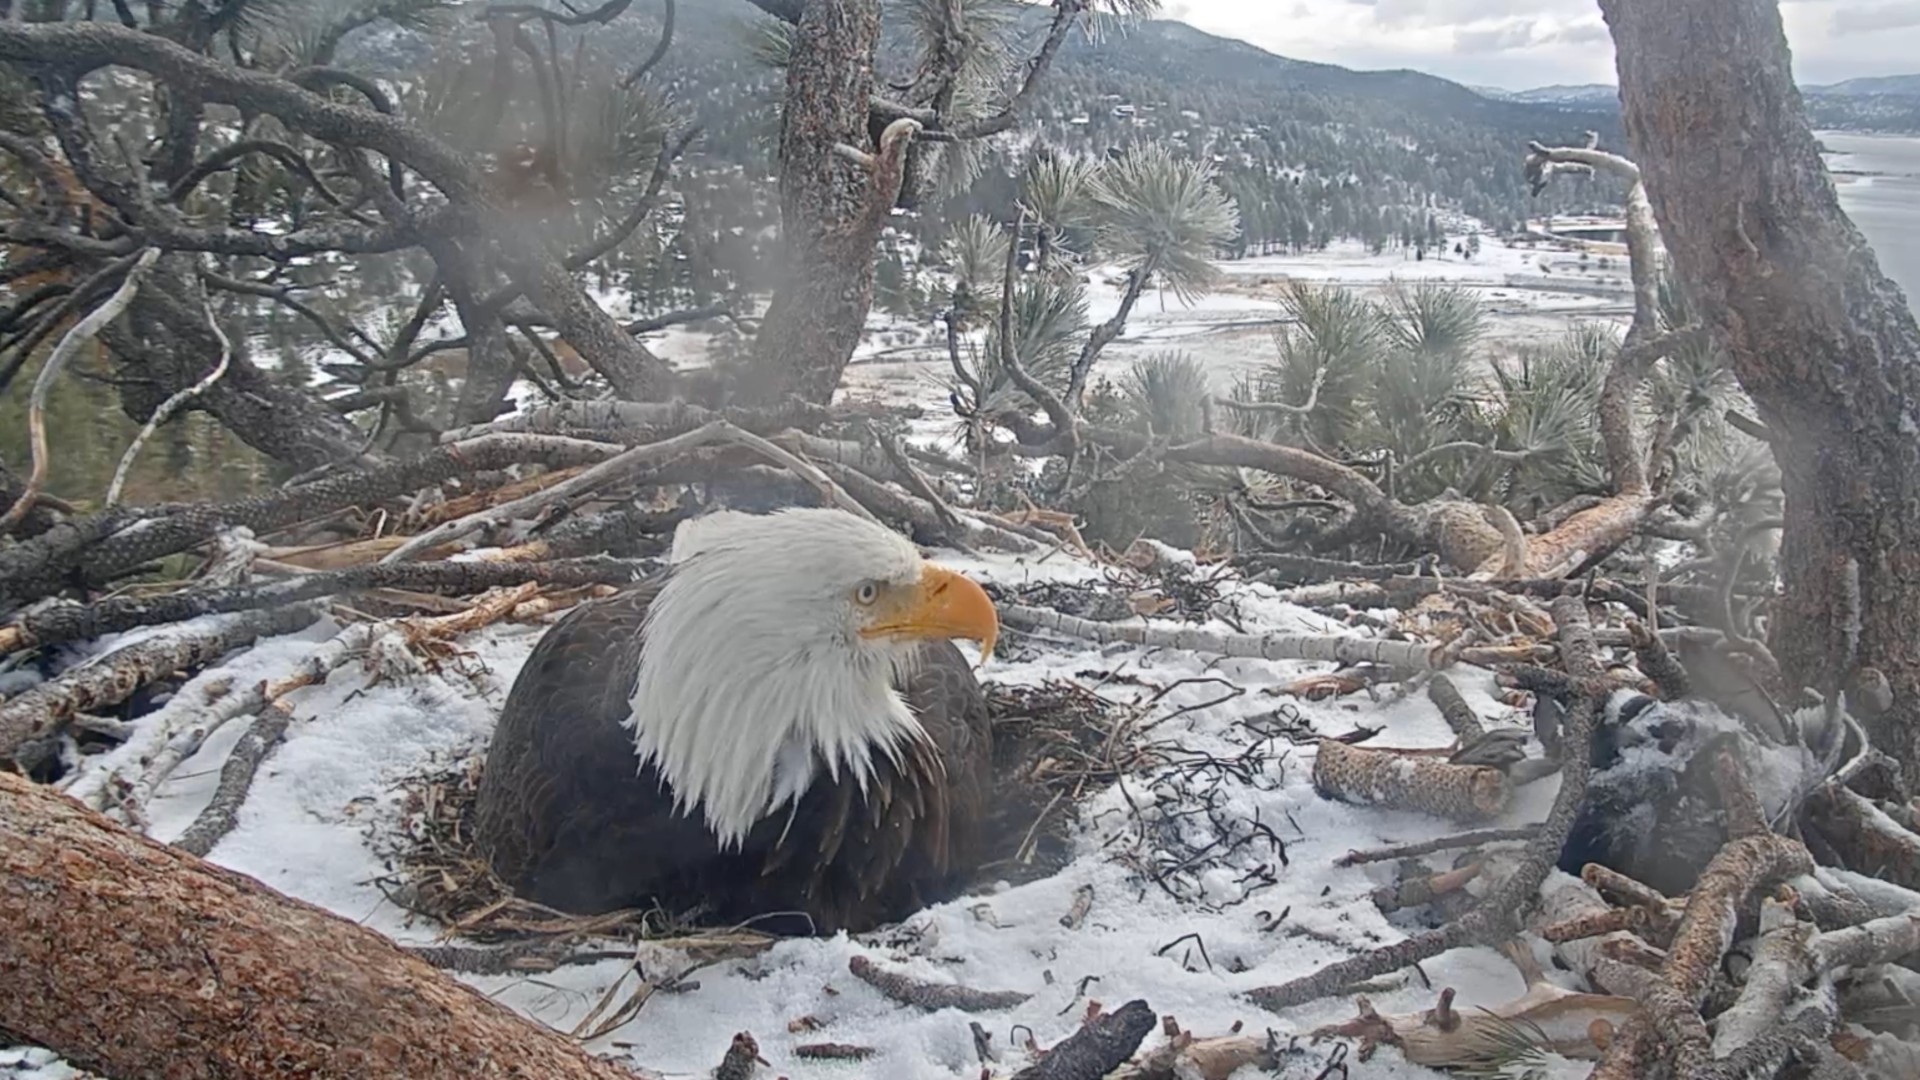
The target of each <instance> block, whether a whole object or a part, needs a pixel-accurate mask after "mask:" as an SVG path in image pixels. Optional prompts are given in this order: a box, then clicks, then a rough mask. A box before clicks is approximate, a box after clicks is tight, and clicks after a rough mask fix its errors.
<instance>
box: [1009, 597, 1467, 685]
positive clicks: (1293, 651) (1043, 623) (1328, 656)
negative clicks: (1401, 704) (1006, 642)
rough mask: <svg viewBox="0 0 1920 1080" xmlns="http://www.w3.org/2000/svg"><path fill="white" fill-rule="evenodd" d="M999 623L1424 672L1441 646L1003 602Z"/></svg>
mask: <svg viewBox="0 0 1920 1080" xmlns="http://www.w3.org/2000/svg"><path fill="white" fill-rule="evenodd" d="M1000 621H1001V622H1004V623H1006V624H1007V625H1008V626H1013V627H1018V628H1020V629H1022V630H1045V631H1051V632H1052V633H1056V634H1064V635H1065V636H1067V637H1075V638H1081V639H1083V640H1086V641H1093V642H1098V643H1099V644H1102V645H1111V644H1114V643H1117V642H1125V643H1127V644H1132V645H1146V646H1149V647H1152V648H1158V649H1182V650H1186V651H1189V652H1204V653H1218V654H1220V655H1222V656H1232V657H1238V658H1241V659H1247V660H1318V661H1321V662H1324V663H1337V664H1381V665H1384V666H1387V667H1394V668H1400V669H1402V670H1407V671H1426V670H1429V669H1431V668H1432V667H1433V666H1434V664H1435V663H1436V660H1437V657H1438V655H1439V649H1438V648H1437V647H1435V646H1433V645H1431V644H1428V643H1427V642H1423V641H1383V640H1380V639H1377V638H1363V637H1355V636H1352V635H1347V634H1216V633H1213V632H1211V631H1208V630H1195V629H1192V628H1190V627H1180V628H1163V627H1158V626H1149V625H1144V624H1140V623H1132V622H1127V623H1116V622H1098V621H1096V620H1093V619H1082V618H1080V617H1079V616H1076V615H1063V614H1061V613H1060V612H1057V611H1052V610H1049V609H1047V608H1037V607H1028V606H1026V605H1024V604H1006V605H1002V606H1001V608H1000Z"/></svg>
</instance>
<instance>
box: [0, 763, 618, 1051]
mask: <svg viewBox="0 0 1920 1080" xmlns="http://www.w3.org/2000/svg"><path fill="white" fill-rule="evenodd" d="M0 985H4V986H5V987H6V988H7V989H6V992H5V993H4V994H0V1028H4V1029H5V1030H7V1031H10V1032H13V1033H15V1034H17V1035H19V1036H20V1037H22V1038H25V1039H28V1040H30V1041H32V1042H34V1043H37V1044H39V1045H42V1046H45V1047H47V1048H48V1049H51V1050H53V1051H54V1052H56V1053H58V1054H60V1055H61V1056H63V1057H65V1058H67V1059H68V1060H69V1061H72V1062H73V1063H75V1064H77V1065H81V1066H83V1067H85V1068H89V1069H95V1070H98V1071H101V1072H104V1073H106V1074H108V1075H110V1076H118V1077H125V1078H128V1080H132V1078H134V1077H147V1076H166V1077H169V1078H182V1080H184V1078H202V1077H205V1078H233V1080H271V1078H276V1077H296V1076H297V1077H301V1078H303V1080H307V1078H311V1080H318V1078H329V1077H338V1078H341V1080H346V1078H349V1077H351V1078H356V1080H366V1078H373V1077H392V1078H395V1080H400V1078H408V1080H426V1078H433V1077H444V1078H447V1080H455V1078H461V1080H464V1078H469V1077H508V1076H511V1077H521V1078H537V1077H551V1078H554V1080H561V1078H567V1080H578V1078H588V1080H633V1076H634V1074H633V1073H630V1072H628V1071H627V1070H625V1069H623V1068H621V1067H620V1066H617V1065H614V1064H612V1063H609V1062H605V1061H601V1060H599V1059H597V1058H595V1057H593V1056H592V1055H590V1054H588V1053H587V1052H586V1051H584V1050H583V1049H581V1048H580V1047H579V1046H578V1045H576V1044H575V1043H573V1042H572V1041H571V1040H569V1039H567V1038H566V1037H565V1036H562V1035H560V1034H559V1033H557V1032H554V1031H550V1030H548V1029H547V1028H544V1027H541V1026H539V1025H538V1024H534V1023H531V1022H529V1021H526V1020H523V1019H521V1018H520V1017H519V1016H516V1015H515V1014H514V1013H512V1012H511V1011H509V1010H508V1009H507V1008H505V1007H504V1006H501V1005H498V1004H496V1003H494V1002H493V1001H491V1000H489V999H488V998H487V997H485V996H484V995H482V994H480V993H479V992H477V991H475V990H473V989H472V988H470V987H468V986H465V985H463V984H461V983H459V982H456V981H454V980H453V979H452V978H450V977H448V976H447V975H444V974H442V973H441V972H439V971H437V970H435V969H434V968H433V967H431V966H429V965H428V964H427V963H425V962H424V961H422V960H419V959H417V958H415V957H414V956H412V955H410V954H408V953H407V952H406V951H405V950H403V949H401V948H399V947H398V946H396V945H395V944H394V943H393V942H391V941H389V940H387V939H386V938H384V937H382V936H380V935H379V934H377V933H375V932H373V931H371V930H367V929H364V928H362V927H359V926H356V925H354V924H353V923H351V922H348V921H346V920H344V919H341V918H339V917H337V916H335V915H332V914H330V913H328V912H326V911H323V910H321V909H319V908H317V907H314V906H313V905H311V904H306V903H303V902H301V901H298V900H293V899H290V898H288V897H286V896H282V895H281V894H279V893H277V892H274V891H273V890H272V889H269V888H267V887H266V886H265V885H262V884H260V883H259V882H257V881H255V880H253V879H252V878H249V877H246V876H244V875H241V874H236V873H233V872H231V871H228V870H223V869H221V868H220V867H217V866H213V865H211V864H209V863H205V862H202V861H201V860H199V859H196V858H194V857H193V856H191V855H188V854H186V853H184V852H181V851H177V850H175V849H173V848H169V847H167V846H165V845H162V844H158V843H155V842H153V841H151V840H148V839H146V838H145V837H141V836H138V835H135V834H134V833H132V832H129V831H128V830H126V829H123V828H121V827H119V826H118V825H115V824H113V823H112V822H110V821H108V820H107V819H106V818H104V817H102V816H101V815H99V814H96V813H94V812H92V811H90V810H86V809H83V808H82V807H81V806H80V805H79V804H77V803H75V802H73V801H72V800H70V799H67V798H65V797H63V796H60V795H57V794H54V793H53V792H51V791H49V790H47V789H44V788H40V787H37V786H35V785H33V784H31V783H29V782H27V781H26V780H23V779H21V778H19V777H15V776H8V775H0Z"/></svg>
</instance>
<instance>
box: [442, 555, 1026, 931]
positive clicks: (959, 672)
mask: <svg viewBox="0 0 1920 1080" xmlns="http://www.w3.org/2000/svg"><path fill="white" fill-rule="evenodd" d="M657 590H658V583H657V582H650V583H647V584H642V585H639V586H635V587H633V588H631V589H629V590H627V591H625V592H623V593H621V594H619V595H617V596H613V597H608V598H607V599H604V600H598V601H593V602H590V603H587V604H583V605H581V606H580V607H579V608H576V609H575V610H574V611H572V612H571V613H569V614H568V615H567V616H566V617H565V618H563V619H561V620H560V622H559V623H557V624H556V625H555V626H554V627H553V629H552V630H550V631H548V633H547V634H546V636H545V637H543V638H542V639H541V641H540V643H539V645H537V646H536V647H535V648H534V650H533V653H532V655H531V656H530V657H528V659H527V664H526V667H524V668H523V669H522V670H521V672H520V676H519V678H518V679H517V680H516V681H515V682H514V685H513V689H512V691H511V692H510V693H509V694H508V695H507V703H506V706H505V708H504V710H503V711H502V713H501V716H500V724H499V727H498V729H497V730H496V731H495V733H494V738H493V745H492V747H491V749H490V750H489V752H488V755H487V763H486V771H485V773H484V774H483V776H482V778H481V782H480V793H479V802H478V810H477V821H476V825H477V829H478V839H479V842H480V844H481V847H482V850H483V851H485V852H486V853H487V855H488V858H489V859H490V860H491V861H492V864H493V868H494V870H495V872H496V873H498V874H499V875H500V877H501V878H502V879H503V880H504V881H506V882H507V883H508V884H509V885H510V886H512V887H513V888H514V890H515V891H516V892H518V893H519V894H520V895H522V896H524V897H526V898H527V899H530V900H534V901H536V902H538V903H542V904H545V905H547V906H549V907H553V908H557V909H559V910H562V911H568V912H574V913H578V914H592V913H599V912H604V911H611V910H616V909H619V908H626V907H642V908H644V907H650V906H653V905H656V904H657V905H659V906H660V907H661V908H663V909H665V910H666V911H668V912H669V913H672V914H676V915H677V914H681V913H685V912H689V911H692V910H695V909H700V910H701V911H702V912H703V914H702V917H701V921H703V922H707V923H727V924H731V923H736V922H741V921H745V920H749V919H756V920H757V921H756V922H755V925H756V926H758V927H761V928H765V929H772V930H775V931H779V932H801V933H804V932H809V931H811V932H816V933H833V932H835V931H838V930H843V929H844V930H848V931H860V930H865V929H868V928H870V927H872V926H875V925H878V924H880V923H883V922H887V921H892V920H895V919H898V918H902V917H904V916H906V915H908V914H911V913H912V912H914V911H916V910H918V909H920V908H921V907H924V906H925V905H926V904H928V903H933V902H937V901H939V900H941V899H945V898H947V897H948V896H950V895H952V894H953V893H954V892H956V891H957V887H958V884H959V878H960V877H961V876H962V875H964V874H966V873H967V872H969V871H971V870H972V869H973V868H974V866H975V864H976V863H977V861H978V859H979V847H980V836H979V825H978V823H979V821H980V819H981V816H982V814H983V813H984V811H985V806H984V803H985V791H986V789H987V787H988V785H989V783H990V776H989V769H990V762H991V761H992V744H991V738H992V736H991V732H990V729H989V721H988V716H987V706H986V699H985V696H984V694H983V693H982V692H981V689H980V686H979V683H978V682H977V681H976V680H975V679H974V676H973V671H972V669H971V668H970V667H969V666H968V664H967V662H966V659H965V657H964V656H963V655H962V654H961V652H960V650H959V649H958V648H956V647H954V645H953V644H952V643H951V642H947V641H939V642H935V643H932V644H929V645H925V646H922V662H921V663H920V664H919V666H918V669H917V671H916V672H915V674H914V675H913V676H912V677H911V678H910V679H909V680H908V681H907V683H906V685H905V686H903V687H899V688H898V689H899V690H900V691H901V694H902V696H903V697H904V698H905V699H906V702H907V704H908V706H909V707H910V708H911V709H912V710H913V712H914V714H915V715H916V716H917V717H919V718H920V721H921V723H922V725H923V726H924V727H925V728H926V731H927V734H928V735H929V736H931V740H930V742H926V743H919V744H918V745H916V746H914V747H912V748H910V749H908V750H907V751H905V752H903V753H902V755H901V763H900V765H899V766H898V767H896V766H894V765H893V764H892V763H891V762H889V761H887V760H886V759H885V758H884V757H879V758H878V759H877V760H876V761H875V762H874V767H873V775H872V777H871V779H870V780H869V782H868V784H867V789H866V791H865V792H864V793H863V792H862V791H861V790H860V788H859V787H858V786H857V785H855V784H854V783H853V782H852V781H851V780H849V779H847V778H846V775H845V773H844V772H843V773H842V779H841V780H840V781H838V782H836V781H834V780H833V779H831V778H830V777H829V776H828V774H827V771H826V770H825V769H824V768H822V769H821V770H819V772H818V774H817V776H818V779H816V780H815V782H814V784H813V786H812V787H811V788H809V789H808V790H807V792H806V794H805V795H804V796H802V797H801V799H800V802H799V805H798V807H797V809H796V808H792V807H783V808H781V809H779V810H776V811H775V812H773V813H772V814H769V815H768V816H767V817H766V818H765V819H763V820H762V821H760V823H759V824H758V825H756V826H755V827H754V828H753V830H752V831H751V832H750V833H749V834H748V836H747V838H746V841H745V843H744V844H743V845H741V847H740V848H739V849H737V850H733V851H726V852H723V851H721V850H720V846H719V843H718V841H717V839H716V838H715V836H714V834H713V833H712V832H711V831H709V829H708V828H707V825H706V823H705V820H704V818H703V817H702V815H701V813H700V810H699V809H698V808H689V810H690V813H679V812H676V811H675V809H674V799H673V792H672V791H671V790H670V789H668V788H667V787H666V786H665V785H664V784H663V783H662V782H661V778H660V776H659V774H658V773H657V772H656V771H655V770H654V768H653V766H652V765H651V764H649V765H648V766H646V767H645V768H644V769H643V768H641V766H640V763H639V758H638V756H637V755H636V754H635V752H634V741H633V733H632V732H631V731H629V730H628V729H627V728H626V727H625V726H624V724H625V721H626V719H627V716H628V713H629V709H630V705H629V699H630V697H631V695H632V693H633V689H634V683H635V680H636V678H637V676H638V671H639V659H640V644H641V627H642V625H643V624H644V621H645V619H646V612H647V605H648V603H649V602H650V601H651V600H652V598H653V596H654V594H655V593H656V592H657ZM789 811H791V815H790V814H789ZM783 834H784V835H783ZM773 913H785V915H784V917H782V918H780V919H777V920H771V921H770V920H767V919H765V918H763V917H764V916H768V915H770V914H773ZM794 913H804V915H805V918H799V917H797V916H796V915H795V914H794Z"/></svg>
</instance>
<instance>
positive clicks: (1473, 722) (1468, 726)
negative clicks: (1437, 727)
mask: <svg viewBox="0 0 1920 1080" xmlns="http://www.w3.org/2000/svg"><path fill="white" fill-rule="evenodd" d="M1427 700H1429V701H1431V702H1433V704H1434V705H1435V706H1436V707H1437V708H1438V709H1439V710H1440V717H1441V719H1443V720H1445V721H1446V722H1447V726H1448V727H1450V728H1452V729H1453V733H1454V734H1455V735H1457V736H1459V737H1460V745H1462V746H1465V745H1466V744H1468V743H1470V742H1472V741H1474V740H1475V739H1478V738H1480V737H1481V736H1483V735H1485V734H1486V733H1487V729H1486V727H1485V726H1484V725H1483V724H1481V723H1480V717H1479V716H1478V715H1477V714H1476V713H1475V712H1474V711H1473V708H1472V706H1470V705H1468V704H1467V700H1466V699H1465V698H1463V697H1461V696H1460V688H1459V687H1457V686H1455V685H1453V680H1452V679H1449V678H1447V677H1446V676H1445V675H1439V674H1436V675H1435V676H1434V677H1433V679H1432V680H1431V681H1430V682H1428V683H1427Z"/></svg>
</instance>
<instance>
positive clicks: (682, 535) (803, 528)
mask: <svg viewBox="0 0 1920 1080" xmlns="http://www.w3.org/2000/svg"><path fill="white" fill-rule="evenodd" d="M670 561H671V563H672V567H671V569H670V570H669V571H668V574H667V579H666V582H665V583H664V584H663V585H662V586H661V589H660V592H659V595H657V596H656V597H654V600H653V603H652V605H651V607H650V608H649V610H648V612H647V619H646V626H645V630H644V634H645V640H644V643H643V644H642V646H641V651H640V676H639V679H638V681H637V682H636V683H635V685H634V691H633V710H632V713H631V715H630V717H629V719H628V726H629V727H630V728H631V729H632V731H633V738H634V747H635V750H636V751H637V752H638V753H639V756H640V761H641V763H642V764H646V763H652V764H653V765H654V766H655V767H656V768H657V769H658V770H659V771H660V774H661V777H662V779H663V780H664V781H665V782H666V783H667V784H668V785H669V786H671V787H672V789H673V792H674V801H675V805H676V807H677V808H678V809H679V810H681V812H683V813H684V812H690V811H691V809H692V808H693V807H696V806H697V807H699V808H700V809H701V811H702V812H703V813H704V814H705V816H706V821H707V825H708V827H709V828H711V829H712V830H713V832H714V834H715V835H716V836H717V837H719V840H720V843H721V846H722V847H732V846H736V845H738V844H739V843H740V842H741V841H742V840H743V839H744V838H745V837H746V834H747V832H748V830H750V829H751V828H752V827H753V825H754V824H755V823H756V822H758V821H759V820H760V819H762V818H764V817H765V816H767V815H768V814H769V813H771V812H773V811H774V810H775V809H777V808H779V807H780V806H783V805H785V804H787V803H789V802H791V801H797V800H798V799H799V797H800V795H801V794H802V793H804V792H805V791H806V790H807V788H808V786H810V785H811V784H812V782H813V780H814V775H815V772H816V770H817V769H818V768H820V767H821V766H822V765H824V766H825V768H826V770H827V772H828V774H829V775H830V776H832V777H833V778H834V779H835V780H838V779H839V778H840V777H841V774H842V773H843V772H844V773H846V774H847V775H848V776H849V777H850V778H851V779H852V780H853V781H854V782H856V783H858V784H860V785H861V786H862V788H863V789H864V787H865V785H866V782H867V779H868V776H869V774H870V772H871V768H872V760H873V757H874V755H876V754H885V755H887V756H888V757H890V758H897V755H898V753H899V749H900V746H901V744H902V743H903V742H904V741H905V740H907V739H914V738H924V737H925V734H926V733H925V732H924V731H923V730H922V729H921V727H920V724H919V721H918V720H916V719H915V718H914V716H913V714H912V712H911V711H910V710H909V709H908V708H907V705H906V702H905V701H903V700H902V699H901V697H900V695H899V694H898V693H897V692H896V691H895V690H894V689H893V682H894V678H895V675H896V673H897V672H902V671H904V670H905V669H906V668H907V666H908V665H909V664H910V663H911V662H912V659H913V657H914V655H915V652H916V649H917V648H918V646H919V645H920V644H921V643H923V642H925V641H928V640H931V639H939V638H950V639H966V640H971V641H977V642H979V643H980V645H981V650H982V651H981V656H982V659H984V658H985V657H986V656H988V655H990V654H991V653H992V651H993V642H994V639H995V638H996V637H997V636H998V633H999V619H998V617H997V615H996V613H995V611H994V608H993V602H992V600H990V599H989V598H988V597H987V594H986V591H985V590H983V589H982V588H980V586H979V585H977V584H975V583H974V582H972V581H970V580H968V579H967V578H965V577H962V576H961V575H959V574H957V573H954V572H953V571H951V570H947V569H945V568H942V567H939V566H934V565H932V564H929V563H927V562H926V561H925V560H923V559H922V558H921V557H920V552H919V550H918V549H916V548H915V547H914V545H913V544H912V542H910V541H909V540H907V539H906V538H905V537H903V536H900V535H899V534H897V533H895V532H893V531H891V530H889V529H887V528H886V527H884V526H882V525H877V524H874V523H873V522H870V521H867V520H865V519H862V518H860V517H857V516H855V515H853V514H850V513H847V512H845V511H842V510H815V509H794V510H782V511H779V512H776V513H772V514H765V515H756V514H744V513H737V512H730V511H722V512H719V513H715V514H710V515H707V516H705V517H701V518H696V519H694V520H692V521H688V522H686V523H684V524H683V525H681V527H680V530H679V531H678V532H677V533H676V534H675V536H674V544H673V552H672V555H671V556H670Z"/></svg>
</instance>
